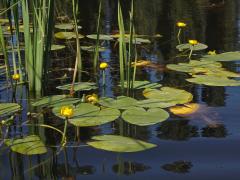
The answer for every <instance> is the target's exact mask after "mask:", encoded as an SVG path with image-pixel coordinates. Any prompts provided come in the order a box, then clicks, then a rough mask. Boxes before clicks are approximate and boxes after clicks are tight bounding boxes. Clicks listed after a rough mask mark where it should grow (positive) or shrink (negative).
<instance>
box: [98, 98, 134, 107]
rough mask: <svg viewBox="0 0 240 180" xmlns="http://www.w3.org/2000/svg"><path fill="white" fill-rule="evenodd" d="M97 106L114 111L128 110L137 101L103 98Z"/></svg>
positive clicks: (132, 99)
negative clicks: (114, 109) (113, 109)
mask: <svg viewBox="0 0 240 180" xmlns="http://www.w3.org/2000/svg"><path fill="white" fill-rule="evenodd" d="M98 103H99V104H101V105H102V106H105V107H110V108H116V109H128V108H129V107H133V106H135V105H136V103H137V100H136V99H134V98H130V97H126V96H118V97H117V98H116V99H113V98H109V97H103V98H100V99H99V101H98Z"/></svg>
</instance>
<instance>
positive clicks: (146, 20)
mask: <svg viewBox="0 0 240 180" xmlns="http://www.w3.org/2000/svg"><path fill="white" fill-rule="evenodd" d="M103 2H104V3H103V17H102V24H101V27H102V33H113V32H116V30H117V3H116V1H112V0H104V1H103ZM80 4H81V5H80V13H81V17H80V18H81V25H82V26H83V30H82V33H83V34H90V33H94V32H95V29H96V17H97V11H98V6H97V3H96V1H95V0H88V1H80ZM57 5H58V6H60V3H59V4H57ZM135 5H136V7H135V10H136V14H135V17H136V19H135V24H136V27H135V28H136V32H137V34H149V35H154V34H161V35H163V38H160V39H155V40H153V43H152V44H151V45H149V46H147V47H145V48H141V50H139V56H140V58H141V59H148V60H151V61H153V62H155V63H158V64H159V65H162V64H167V63H172V62H178V61H179V59H176V58H173V57H175V56H176V54H177V50H176V49H175V46H176V45H177V40H176V38H175V37H176V33H177V28H176V26H175V24H176V22H177V21H179V20H183V21H185V22H187V24H188V28H187V29H186V30H185V31H184V34H183V36H184V39H185V40H187V39H188V38H191V39H198V40H199V41H200V42H202V43H205V44H208V45H209V49H208V50H217V51H218V52H223V51H234V50H239V40H240V34H239V27H240V21H239V15H240V14H239V7H240V4H239V2H238V1H235V0H225V1H210V0H168V1H166V0H136V1H135ZM123 7H124V14H125V15H126V14H127V13H128V10H129V1H127V0H126V1H125V3H124V6H123ZM61 8H62V10H63V11H66V12H67V11H68V9H70V8H69V7H61ZM125 19H126V21H127V15H126V16H125ZM104 46H106V47H107V48H108V50H107V51H106V52H104V53H101V60H102V61H107V62H109V64H110V65H111V67H112V68H110V69H108V71H107V87H106V92H105V93H106V94H107V95H108V96H115V95H116V94H118V93H119V91H118V89H117V88H116V85H117V84H118V80H119V77H118V73H117V71H116V70H115V69H116V68H117V67H118V64H117V62H118V58H117V54H116V53H117V50H116V49H117V48H114V47H113V45H112V44H109V43H105V44H104ZM57 57H58V58H60V59H64V58H66V57H68V60H70V61H72V63H73V62H74V55H73V54H71V53H70V52H65V53H63V54H59V55H57ZM83 58H84V62H85V63H84V64H85V66H86V68H89V70H91V69H90V67H91V66H90V65H89V61H90V60H91V58H92V57H90V56H89V55H88V54H83ZM56 64H58V65H59V64H60V65H61V66H62V67H65V66H66V64H61V63H56ZM239 66H240V64H239V63H238V62H235V63H227V64H225V67H227V68H228V69H229V70H231V71H234V72H239V73H240V69H239ZM115 67H116V68H115ZM159 67H161V66H159ZM114 68H115V69H114ZM62 73H63V72H60V71H59V72H58V73H57V75H59V76H60V75H63V74H62ZM55 75H56V74H54V76H55ZM54 76H53V79H54ZM185 77H186V75H184V74H179V73H173V72H166V71H163V69H162V68H143V69H141V70H139V71H138V72H137V79H138V80H150V81H152V82H159V83H161V84H164V85H168V86H173V87H180V88H182V89H185V90H187V91H189V92H191V93H192V94H193V95H194V102H196V103H199V104H200V105H201V108H200V110H199V112H198V113H196V114H194V115H192V116H190V117H188V118H179V117H176V116H173V115H172V116H171V117H170V118H169V119H168V120H167V121H165V122H163V123H161V124H157V125H154V126H150V127H136V126H130V125H128V124H124V125H125V129H126V131H124V135H126V136H130V137H134V138H138V139H142V140H145V141H148V142H152V143H155V144H157V145H158V147H157V148H154V149H151V150H148V151H144V152H138V153H122V154H118V153H111V152H106V151H101V150H97V149H93V148H91V147H86V146H83V147H75V148H73V147H69V148H67V150H66V151H65V152H61V153H60V154H59V155H57V156H55V157H53V158H52V159H51V161H49V162H48V163H45V164H43V165H42V166H39V167H36V168H34V169H32V170H29V168H30V167H33V166H35V165H37V164H39V163H41V162H43V161H44V160H46V159H47V158H49V157H51V153H49V154H48V155H44V156H34V157H31V158H28V157H26V156H22V155H19V154H15V153H11V152H9V151H4V152H2V154H1V155H0V162H1V163H0V170H1V171H0V177H1V178H2V179H83V180H85V179H86V180H88V179H109V180H113V179H120V180H121V179H147V178H151V179H153V180H155V179H156V180H159V179H163V180H183V179H184V180H193V179H194V180H198V179H199V180H200V179H207V180H208V179H209V180H215V179H216V180H225V179H229V180H238V179H239V176H240V146H239V138H240V121H239V115H240V111H239V108H240V106H239V105H240V96H239V94H240V87H209V86H200V85H193V84H189V83H187V82H186V81H185ZM84 79H86V80H89V79H92V77H89V76H84ZM51 82H52V83H51V87H49V88H48V94H55V93H56V91H55V86H56V85H57V84H61V83H64V82H60V81H56V80H53V81H51ZM99 84H101V79H100V80H99ZM136 93H137V94H138V92H136ZM98 94H99V95H101V94H103V91H102V89H101V85H100V91H99V92H98ZM139 94H140V93H139ZM25 96H26V95H24V97H23V98H25ZM10 98H11V97H10V92H7V91H2V92H1V93H0V99H1V101H4V100H8V99H10ZM22 103H23V106H24V108H25V109H24V112H23V114H24V113H26V112H27V110H26V109H27V101H23V102H22ZM22 118H23V119H24V118H26V116H25V115H23V117H22ZM43 119H44V122H45V123H49V124H53V125H56V126H57V127H59V128H62V123H61V121H59V119H56V118H53V117H50V115H49V114H45V115H44V117H42V120H43ZM216 124H217V126H215V125H216ZM28 131H33V130H29V129H27V128H24V132H28ZM17 133H19V129H18V128H14V127H13V128H11V130H10V136H13V135H15V134H17ZM39 133H40V134H41V133H42V134H41V135H42V136H43V137H45V140H46V142H47V143H48V144H55V143H56V142H59V140H60V137H59V136H58V135H57V134H55V133H53V132H52V131H49V130H46V131H43V132H39ZM108 133H109V134H111V133H115V134H119V128H118V123H111V124H106V125H104V126H100V127H95V128H82V129H81V130H80V136H81V142H85V141H87V140H89V139H90V138H91V137H92V136H93V135H97V134H108ZM74 136H75V134H74V129H73V128H72V129H71V128H70V129H69V131H68V137H69V139H70V140H71V141H72V142H70V143H69V145H74V146H76V145H77V144H76V142H75V141H74ZM82 144H83V143H82ZM82 144H81V145H82ZM52 151H54V149H52ZM176 162H177V163H176ZM174 163H175V164H178V168H174Z"/></svg>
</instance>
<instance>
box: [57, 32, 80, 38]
mask: <svg viewBox="0 0 240 180" xmlns="http://www.w3.org/2000/svg"><path fill="white" fill-rule="evenodd" d="M55 37H56V38H58V39H66V40H69V39H73V38H76V33H75V32H58V33H56V34H55ZM78 37H79V39H82V38H84V36H83V35H81V34H78Z"/></svg>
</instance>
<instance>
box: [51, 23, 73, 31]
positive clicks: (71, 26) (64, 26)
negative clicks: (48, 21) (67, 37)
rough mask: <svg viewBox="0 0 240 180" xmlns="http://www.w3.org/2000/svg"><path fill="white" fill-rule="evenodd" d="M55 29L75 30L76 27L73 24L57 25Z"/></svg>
mask: <svg viewBox="0 0 240 180" xmlns="http://www.w3.org/2000/svg"><path fill="white" fill-rule="evenodd" d="M55 28H57V29H62V30H72V29H74V25H73V24H72V23H63V24H56V25H55Z"/></svg>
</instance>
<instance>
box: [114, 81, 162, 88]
mask: <svg viewBox="0 0 240 180" xmlns="http://www.w3.org/2000/svg"><path fill="white" fill-rule="evenodd" d="M119 86H120V85H119ZM161 86H162V85H161V84H159V83H151V82H149V81H134V83H133V88H134V89H146V88H152V89H154V88H159V87H161ZM124 87H125V88H127V82H126V81H125V82H124Z"/></svg>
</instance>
